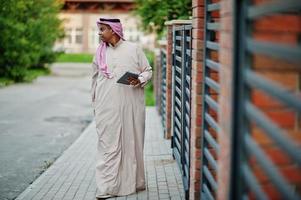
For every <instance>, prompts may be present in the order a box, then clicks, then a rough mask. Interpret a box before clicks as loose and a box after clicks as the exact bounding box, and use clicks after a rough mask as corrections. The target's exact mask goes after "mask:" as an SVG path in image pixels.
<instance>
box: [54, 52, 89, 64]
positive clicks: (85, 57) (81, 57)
mask: <svg viewBox="0 0 301 200" xmlns="http://www.w3.org/2000/svg"><path fill="white" fill-rule="evenodd" d="M92 59H93V54H88V53H68V54H67V53H63V54H60V55H59V56H58V58H57V60H56V62H76V63H91V62H92Z"/></svg>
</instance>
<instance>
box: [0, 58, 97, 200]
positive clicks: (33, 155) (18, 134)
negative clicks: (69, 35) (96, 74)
mask: <svg viewBox="0 0 301 200" xmlns="http://www.w3.org/2000/svg"><path fill="white" fill-rule="evenodd" d="M73 66H76V65H74V64H69V72H68V64H64V65H62V67H61V69H60V64H56V65H54V67H53V69H54V71H55V74H56V75H52V76H45V77H39V78H38V79H37V80H36V81H35V82H34V83H28V84H16V85H12V86H9V87H5V88H1V89H0V199H1V200H8V199H14V198H15V197H16V196H18V194H20V193H21V192H22V191H23V190H24V189H25V188H26V187H27V186H28V185H29V184H30V183H32V182H33V181H34V180H35V179H36V178H37V177H38V176H39V175H40V174H41V173H42V172H43V171H44V170H45V169H46V168H47V167H49V166H50V165H51V163H53V161H54V160H55V159H56V158H57V157H59V156H60V155H61V154H62V152H63V151H64V150H65V149H66V148H68V147H69V146H70V144H72V143H73V142H74V141H75V140H76V138H78V136H79V135H80V134H81V133H82V131H83V129H84V128H85V127H86V126H87V125H88V124H89V122H90V121H91V120H92V117H93V116H92V109H91V103H90V92H89V89H90V78H89V76H87V74H89V70H90V65H89V64H88V65H80V67H73ZM60 70H61V72H62V73H61V74H60ZM76 70H77V71H78V73H76ZM83 72H85V73H83Z"/></svg>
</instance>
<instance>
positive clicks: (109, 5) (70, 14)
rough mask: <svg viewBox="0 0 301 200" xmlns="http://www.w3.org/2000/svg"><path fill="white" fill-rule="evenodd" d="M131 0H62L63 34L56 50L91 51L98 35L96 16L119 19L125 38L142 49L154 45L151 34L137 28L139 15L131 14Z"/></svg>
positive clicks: (150, 47)
mask: <svg viewBox="0 0 301 200" xmlns="http://www.w3.org/2000/svg"><path fill="white" fill-rule="evenodd" d="M133 8H134V1H133V0H65V1H64V5H63V8H62V11H61V13H60V16H59V17H60V18H61V19H62V20H63V26H64V30H65V37H64V38H63V39H62V40H60V41H57V42H56V44H55V50H57V51H64V52H66V53H94V52H95V50H96V48H97V46H98V44H99V36H98V29H97V26H96V21H97V20H98V18H99V17H104V18H106V17H108V18H119V19H120V20H121V23H122V25H123V28H124V36H125V39H126V40H129V41H133V42H137V43H139V44H141V45H142V46H143V47H144V48H148V49H152V48H153V47H154V40H155V36H154V35H146V34H145V33H143V32H142V31H141V30H139V18H138V17H137V16H135V15H134V14H133V13H132V10H133Z"/></svg>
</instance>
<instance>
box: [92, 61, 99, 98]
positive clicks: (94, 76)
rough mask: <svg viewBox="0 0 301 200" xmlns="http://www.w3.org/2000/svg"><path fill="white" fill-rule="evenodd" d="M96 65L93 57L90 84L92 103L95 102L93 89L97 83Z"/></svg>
mask: <svg viewBox="0 0 301 200" xmlns="http://www.w3.org/2000/svg"><path fill="white" fill-rule="evenodd" d="M97 67H98V66H97V64H96V59H95V57H94V58H93V62H92V84H91V97H92V102H94V101H95V89H96V83H97V76H98V70H97Z"/></svg>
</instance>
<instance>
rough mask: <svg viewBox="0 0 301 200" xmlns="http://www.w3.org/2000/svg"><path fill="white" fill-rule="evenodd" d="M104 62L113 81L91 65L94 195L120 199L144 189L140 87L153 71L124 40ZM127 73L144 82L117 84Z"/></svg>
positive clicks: (145, 60) (143, 119) (143, 126)
mask: <svg viewBox="0 0 301 200" xmlns="http://www.w3.org/2000/svg"><path fill="white" fill-rule="evenodd" d="M106 61H107V65H108V68H109V70H110V71H111V72H112V73H113V76H114V77H113V78H112V79H108V78H106V77H104V76H103V74H102V72H101V71H98V70H97V69H98V66H97V64H96V61H95V58H94V61H93V64H92V67H93V76H92V90H91V91H92V104H93V108H94V116H95V122H96V131H97V134H98V143H97V158H96V184H97V188H98V191H99V192H98V194H97V195H96V196H99V195H114V196H123V195H128V194H131V193H134V192H136V191H137V190H141V189H142V190H143V189H145V175H144V160H143V147H144V133H145V100H144V89H143V87H144V85H145V84H146V83H147V81H148V80H150V78H151V76H152V68H151V67H150V65H149V63H148V60H147V58H146V56H145V54H144V53H143V51H142V49H141V48H140V47H139V46H137V45H136V44H134V43H131V42H128V41H123V40H120V41H119V42H118V43H117V44H116V45H115V46H111V45H109V46H108V47H107V51H106ZM126 71H130V72H133V73H137V74H139V78H140V80H142V81H145V82H144V83H143V84H140V85H139V86H129V85H123V84H119V83H116V81H117V80H118V79H119V78H120V77H121V76H122V75H123V74H124V73H125V72H126Z"/></svg>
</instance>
